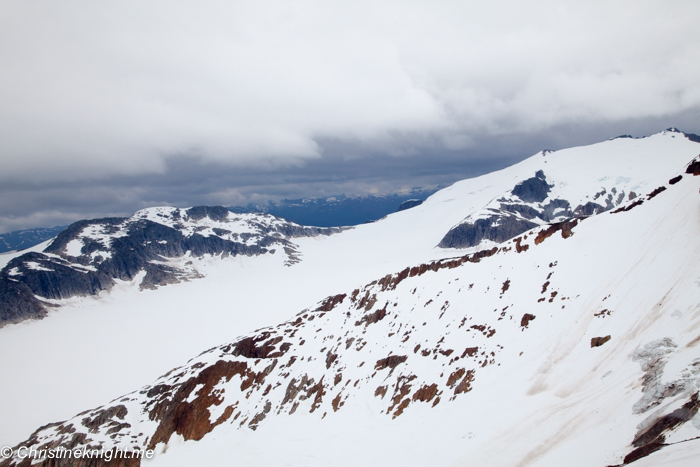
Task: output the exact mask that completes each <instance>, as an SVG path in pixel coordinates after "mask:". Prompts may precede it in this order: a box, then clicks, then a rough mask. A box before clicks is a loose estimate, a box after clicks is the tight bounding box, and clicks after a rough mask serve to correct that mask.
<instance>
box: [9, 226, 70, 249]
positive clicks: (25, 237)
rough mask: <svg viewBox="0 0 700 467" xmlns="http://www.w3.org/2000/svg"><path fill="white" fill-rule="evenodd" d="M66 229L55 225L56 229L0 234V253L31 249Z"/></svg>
mask: <svg viewBox="0 0 700 467" xmlns="http://www.w3.org/2000/svg"><path fill="white" fill-rule="evenodd" d="M66 227H68V226H67V225H57V226H56V227H49V228H39V229H28V230H15V231H14V232H8V233H4V234H0V253H5V252H8V251H14V250H24V249H26V248H30V247H33V246H34V245H38V244H39V243H41V242H44V241H46V240H48V239H50V238H53V237H55V236H56V235H58V234H60V233H61V232H63V231H64V230H65V229H66Z"/></svg>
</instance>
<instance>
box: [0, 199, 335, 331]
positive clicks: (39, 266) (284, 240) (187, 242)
mask: <svg viewBox="0 0 700 467" xmlns="http://www.w3.org/2000/svg"><path fill="white" fill-rule="evenodd" d="M337 232H340V229H339V228H337V227H336V228H318V227H302V226H300V225H297V224H294V223H291V222H288V221H284V220H282V219H279V218H276V217H274V216H272V215H269V214H234V213H232V212H230V211H229V210H228V209H226V208H223V207H220V206H218V207H217V206H198V207H193V208H189V209H179V208H172V207H161V208H149V209H144V210H141V211H139V212H137V213H136V214H134V215H133V216H132V217H129V218H105V219H93V220H85V221H79V222H76V223H74V224H72V225H70V226H69V227H68V228H66V229H65V230H64V231H63V232H61V233H60V234H59V235H58V236H57V237H56V238H55V239H54V240H53V241H51V242H50V243H49V244H48V246H46V247H45V248H43V249H42V250H41V251H32V252H28V253H24V254H21V255H19V256H17V257H15V258H12V259H10V260H9V261H8V262H7V264H6V265H5V267H4V268H3V269H2V270H0V326H2V325H4V324H7V323H11V322H18V321H21V320H24V319H27V318H42V317H44V316H46V313H47V311H46V308H47V306H48V307H51V306H57V305H58V304H60V301H61V300H63V299H67V298H71V297H74V296H85V295H96V294H98V293H100V292H101V291H103V290H110V289H111V288H112V287H113V286H114V285H115V284H116V281H118V280H121V281H131V280H133V279H134V278H135V277H136V276H138V275H139V274H141V275H142V276H143V277H141V278H140V280H139V287H140V288H141V289H154V288H156V287H158V286H161V285H166V284H172V283H178V282H181V281H183V280H184V281H186V280H189V279H195V278H201V277H202V275H201V273H200V272H199V270H198V269H197V264H196V263H197V261H198V259H200V258H202V257H204V256H205V255H208V256H219V257H221V258H226V257H228V256H229V255H231V256H238V255H244V256H258V255H261V254H267V253H269V254H275V252H276V249H281V250H283V252H284V254H285V255H286V257H287V259H286V263H285V264H287V265H292V264H294V263H296V262H298V261H299V256H298V255H299V251H298V249H297V245H296V244H294V243H293V242H292V241H291V240H292V239H294V238H298V237H306V236H316V235H330V234H333V233H337Z"/></svg>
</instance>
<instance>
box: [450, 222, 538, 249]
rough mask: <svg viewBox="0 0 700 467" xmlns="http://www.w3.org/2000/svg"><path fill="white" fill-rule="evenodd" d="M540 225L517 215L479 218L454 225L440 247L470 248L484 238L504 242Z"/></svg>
mask: <svg viewBox="0 0 700 467" xmlns="http://www.w3.org/2000/svg"><path fill="white" fill-rule="evenodd" d="M538 225H539V224H536V223H534V222H530V221H527V220H524V219H521V218H518V217H516V216H509V215H493V216H491V217H489V218H486V219H478V220H476V221H475V222H474V223H464V224H460V225H458V226H456V227H453V228H452V229H451V230H450V231H449V232H447V235H445V236H444V237H443V239H442V241H440V244H439V245H438V246H439V247H440V248H468V247H471V246H475V245H478V244H479V242H481V241H482V240H491V241H494V242H497V243H502V242H505V241H506V240H509V239H511V238H513V237H515V236H516V235H519V234H521V233H523V232H526V231H528V230H530V229H532V228H534V227H537V226H538Z"/></svg>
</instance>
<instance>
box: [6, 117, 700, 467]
mask: <svg viewBox="0 0 700 467" xmlns="http://www.w3.org/2000/svg"><path fill="white" fill-rule="evenodd" d="M699 152H700V145H698V144H697V143H695V142H694V141H693V138H688V137H687V136H686V135H684V134H682V133H680V132H678V131H673V130H667V131H665V132H662V133H659V134H657V135H653V136H651V137H648V138H643V139H631V138H621V139H615V140H611V141H607V142H604V143H600V144H596V145H592V146H588V147H580V148H572V149H568V150H562V151H557V152H552V153H546V154H545V153H540V154H537V155H535V156H533V157H531V158H529V159H527V160H525V161H523V162H521V163H520V164H517V165H515V166H513V167H510V168H508V169H505V170H502V171H499V172H496V173H493V174H489V175H486V176H483V177H479V178H476V179H471V180H465V181H463V182H460V183H457V184H455V185H453V186H452V187H449V188H447V189H445V190H441V191H440V192H438V193H436V194H435V195H433V196H432V197H430V198H429V199H428V200H427V201H426V202H424V203H423V204H421V205H420V206H416V207H415V208H413V209H410V210H406V211H401V212H399V213H396V214H393V215H391V216H389V217H387V218H386V219H384V220H382V221H380V222H377V223H374V224H369V225H364V226H358V227H357V228H355V229H352V230H347V231H343V232H340V233H338V234H336V235H330V236H315V237H312V236H309V237H302V238H297V239H295V243H297V244H298V250H299V251H301V252H302V253H303V257H301V259H302V261H301V262H299V263H297V264H294V265H293V266H292V267H288V268H285V267H282V265H281V264H279V262H277V263H275V262H265V261H255V262H252V261H251V262H245V263H235V261H234V263H231V262H230V261H229V260H230V259H231V258H210V259H209V260H207V261H206V262H202V265H201V266H200V268H201V269H202V271H203V275H206V276H207V277H206V278H204V279H201V280H199V281H192V282H191V283H186V284H178V285H175V286H172V287H170V286H169V287H165V288H162V289H158V290H155V291H154V290H145V291H143V292H138V291H137V289H135V288H134V287H131V288H129V289H128V290H127V289H125V290H123V291H120V290H115V291H113V293H112V294H111V295H104V294H100V295H99V296H98V298H97V299H79V300H77V299H73V300H74V301H73V302H70V300H69V302H68V303H65V304H64V306H63V307H62V308H61V309H58V310H56V311H53V312H51V313H49V316H48V317H47V318H46V319H44V320H42V321H27V322H25V323H22V324H20V325H10V326H6V327H5V328H3V329H2V330H0V334H2V335H3V337H5V338H6V339H5V341H9V342H10V344H7V345H6V346H5V347H2V346H3V345H5V344H3V341H2V340H0V347H2V350H3V351H6V352H8V353H6V355H9V354H10V353H9V351H10V350H13V348H12V347H10V345H14V351H15V353H14V354H15V355H23V354H22V352H21V346H20V343H19V342H20V341H21V342H25V341H27V340H28V341H29V344H34V345H36V344H37V342H38V341H37V340H32V336H33V335H35V334H36V335H39V336H41V339H44V340H45V339H47V338H48V330H49V329H50V328H49V327H50V326H52V329H57V328H59V329H61V330H64V329H68V326H66V327H60V326H61V323H63V322H64V320H70V319H73V320H74V321H71V322H72V323H76V322H79V323H81V324H82V325H83V326H84V327H83V328H82V329H81V332H80V333H79V334H77V335H76V339H78V340H79V339H81V336H82V335H83V334H85V333H90V332H91V331H95V330H98V329H100V327H99V326H100V325H104V322H105V321H107V322H111V321H109V320H110V319H112V318H111V317H110V316H111V315H110V314H109V313H108V312H103V315H104V316H103V317H99V318H95V319H94V320H93V321H91V320H90V318H91V317H92V316H94V315H95V313H98V312H99V311H100V310H102V309H105V308H109V307H113V308H115V309H120V310H121V309H122V308H125V305H133V304H135V303H137V302H141V301H148V303H151V304H154V303H160V304H161V306H162V307H166V308H168V309H169V311H170V313H171V314H170V315H158V316H159V318H160V319H162V320H165V321H164V322H162V323H161V325H162V326H164V327H166V328H168V327H169V326H170V327H169V328H168V329H166V332H161V333H158V334H157V335H153V336H152V341H154V342H155V344H154V345H155V346H157V348H158V349H159V350H160V351H163V352H169V351H175V350H176V349H179V348H181V347H183V346H185V347H187V345H188V342H187V341H186V340H184V339H178V338H174V339H173V336H175V335H178V330H177V326H185V324H178V323H179V321H178V319H177V317H178V316H180V313H185V312H188V313H189V314H190V316H192V313H193V312H195V310H193V309H192V307H187V306H186V307H185V308H184V309H183V310H182V311H179V309H178V308H177V306H178V303H177V302H178V299H180V300H182V299H183V298H184V297H185V296H186V295H189V296H191V295H193V293H194V292H195V291H197V290H205V289H204V287H206V284H214V285H216V286H217V287H214V288H209V289H206V290H207V292H208V293H209V294H219V296H220V297H227V300H228V301H223V300H222V301H219V302H217V303H218V306H219V307H221V304H222V303H227V306H225V307H221V309H222V310H221V311H219V312H218V313H219V314H209V315H207V318H209V319H213V318H214V317H216V318H218V321H217V322H215V323H212V326H211V327H210V330H209V333H210V334H211V336H210V338H211V339H212V340H213V339H215V338H219V337H220V336H223V335H226V334H228V335H229V337H228V338H227V339H221V340H220V341H219V342H218V344H215V345H213V346H209V348H210V349H209V350H207V351H204V352H202V353H199V352H200V351H201V350H202V349H203V348H207V347H200V348H199V349H198V350H193V349H189V348H188V349H186V350H192V352H191V354H190V356H194V355H196V354H197V353H199V355H198V356H197V357H194V358H192V359H190V360H189V361H187V362H186V363H185V362H184V359H183V361H182V362H181V363H180V366H177V367H176V368H174V369H173V368H172V367H169V368H162V373H165V374H164V375H163V376H162V377H160V378H158V379H156V380H155V381H153V382H151V383H147V382H145V381H143V382H142V383H141V384H138V385H137V384H134V385H133V386H132V390H133V392H130V393H129V392H128V391H124V392H123V393H122V394H125V395H123V396H121V395H119V394H118V393H117V394H115V393H114V392H109V391H106V390H104V391H103V393H104V396H105V397H104V398H103V399H102V403H103V404H104V405H101V406H99V407H97V408H95V409H91V410H87V411H84V412H82V413H80V414H79V415H77V416H74V417H72V418H68V419H67V420H66V421H64V422H57V423H50V424H49V425H46V426H43V427H42V428H39V429H38V430H36V431H35V432H34V433H33V434H31V435H30V434H29V432H30V430H29V429H27V432H26V433H25V434H23V435H22V436H15V437H14V438H11V437H9V436H7V439H8V442H9V441H10V440H11V441H12V444H17V443H19V444H17V445H18V446H20V445H22V446H33V447H35V448H43V447H50V448H56V447H59V446H62V447H65V448H70V449H73V448H76V447H78V448H81V447H83V446H87V447H89V448H90V449H92V448H97V447H104V448H106V449H112V448H121V449H135V448H139V449H147V448H152V449H154V450H155V452H156V456H155V458H154V459H152V460H144V461H143V463H144V464H146V465H151V464H152V465H154V466H157V465H168V466H177V465H188V466H189V465H237V464H239V463H240V464H243V463H245V464H250V465H475V466H512V465H541V466H555V465H556V466H559V465H580V466H595V465H599V466H607V465H621V464H628V463H634V465H674V466H685V465H692V460H693V459H697V456H698V455H699V454H700V439H699V438H698V437H700V417H699V416H698V409H699V408H700V400H699V395H698V394H699V391H700V350H699V349H700V346H698V343H699V342H700V335H699V334H698V333H699V332H700V269H698V267H697V265H698V264H700V240H699V239H700V237H699V236H698V233H700V195H698V188H699V187H700V178H698V177H695V175H700V160H699V159H698V158H697V157H696V156H698V153H699ZM154 215H157V214H154ZM135 217H136V216H135ZM482 220H485V221H486V222H480V221H482ZM528 222H529V223H531V224H532V225H530V224H527V223H528ZM525 227H527V228H525ZM509 229H510V230H509ZM509 232H510V233H509ZM513 232H514V233H513ZM103 235H104V233H103ZM509 235H511V237H509ZM513 236H514V238H513ZM446 239H447V240H446ZM57 240H58V239H57ZM57 240H56V241H57ZM448 240H449V241H448ZM56 241H54V243H56ZM70 241H74V240H69V241H67V242H66V246H64V247H63V248H64V249H66V248H68V245H70ZM450 242H452V243H450ZM102 244H103V245H104V244H105V241H102ZM87 245H88V243H86V241H84V240H83V246H82V247H81V248H80V250H81V254H91V253H92V252H89V253H88V251H87V249H86V246H87ZM437 245H440V246H437ZM68 249H70V248H68ZM83 250H84V251H83ZM71 251H72V250H71ZM95 251H97V250H95ZM100 251H101V250H100ZM239 259H240V258H239ZM103 261H104V260H103ZM253 263H255V264H253ZM9 266H11V265H10V264H8V265H7V267H9ZM217 268H228V269H225V270H226V271H227V274H226V276H225V277H224V276H222V277H221V278H217V277H216V274H215V271H216V270H217ZM241 268H243V269H245V273H246V277H248V278H249V281H248V282H243V283H242V284H240V285H236V283H237V281H240V280H242V277H243V276H242V275H239V273H238V271H239V269H241ZM217 281H218V282H217ZM223 284H226V285H225V286H223V287H222V285H223ZM120 293H121V295H120ZM178 294H181V295H178ZM313 297H315V298H313ZM322 297H325V298H322ZM107 298H108V301H107V302H105V300H107ZM76 300H77V301H76ZM87 300H91V301H87ZM207 300H211V297H202V299H201V300H199V301H198V303H199V308H197V309H196V311H197V312H199V311H200V309H204V308H206V307H207V305H208V303H209V302H207ZM302 302H305V303H306V305H302V306H299V307H298V308H296V309H295V310H293V308H294V307H296V306H297V305H298V304H299V303H302ZM189 303H190V304H191V303H197V302H189ZM241 305H245V306H241ZM309 305H310V306H309ZM246 307H249V308H248V309H246ZM250 310H253V311H256V312H257V311H260V312H262V311H263V310H272V311H269V312H268V314H266V315H265V316H264V320H265V321H267V326H263V327H259V326H255V327H259V329H256V330H253V329H255V327H253V326H251V324H252V323H251V322H247V321H246V322H244V323H242V324H240V325H237V324H236V323H235V322H234V321H227V324H226V325H225V326H222V325H221V319H223V318H224V316H225V315H236V316H242V315H247V314H249V313H250ZM299 310H301V311H299ZM142 313H144V314H145V313H146V311H145V309H142ZM212 313H213V312H212ZM116 315H117V314H116V313H114V316H116ZM168 318H169V319H170V322H168ZM121 319H127V320H128V319H133V320H134V322H132V323H131V324H132V325H131V328H135V327H140V326H141V325H142V324H143V322H144V321H138V320H143V319H145V318H144V317H142V316H141V315H139V316H136V315H134V314H129V313H128V312H126V311H124V312H123V313H122V314H121ZM188 324H189V325H190V331H193V329H192V325H193V322H192V321H191V320H190V321H189V323H188ZM171 325H172V326H171ZM246 326H249V327H247V329H246ZM222 327H223V329H220V328H222ZM202 329H203V328H202ZM200 330H201V329H198V330H197V331H198V332H191V334H192V336H191V338H192V341H193V342H194V343H193V344H192V345H193V346H194V345H201V344H203V343H204V342H205V340H203V339H204V338H202V337H200V336H199V335H198V334H199V331H200ZM134 331H136V332H138V330H137V329H134ZM236 336H239V337H236ZM64 338H65V336H64ZM48 339H49V342H48V344H47V345H49V344H51V343H52V342H51V339H50V338H48ZM83 339H85V338H84V337H83ZM115 342H116V343H118V345H116V346H114V349H110V348H109V347H110V346H104V347H105V348H100V347H98V348H95V349H93V348H91V349H90V351H91V352H96V353H97V354H98V356H99V358H100V360H101V361H103V362H105V364H107V365H110V364H113V366H112V370H113V371H112V373H114V372H116V373H117V374H116V375H113V376H112V377H113V378H114V380H115V381H116V380H117V379H119V378H122V379H125V378H126V379H129V378H130V377H129V376H128V372H127V370H126V368H131V369H135V368H137V367H138V366H139V365H141V364H144V365H145V363H139V362H140V361H141V360H139V359H142V360H143V361H148V360H149V359H150V360H158V358H157V357H156V355H155V354H154V355H152V354H150V353H149V352H148V351H147V350H146V349H145V348H143V347H139V346H141V345H143V344H142V343H140V341H139V339H134V340H130V339H127V338H124V337H122V335H121V334H119V333H117V334H116V337H115ZM222 342H223V343H222ZM82 343H83V341H81V342H79V343H78V344H76V347H80V346H81V345H82ZM130 347H135V348H137V349H138V351H139V353H129V352H130V350H129V348H130ZM83 350H84V349H83ZM56 352H57V353H58V354H61V353H62V352H64V355H63V358H64V359H65V360H67V362H66V363H65V364H64V367H61V368H60V370H64V369H66V368H67V367H68V365H73V366H75V364H76V362H75V361H73V360H71V359H70V358H66V354H68V353H69V352H71V350H69V349H66V350H63V351H62V350H61V349H60V348H57V350H56ZM70 355H73V354H70ZM134 356H136V357H137V358H134ZM19 360H20V362H21V363H22V364H23V365H24V368H25V369H28V370H30V372H31V371H38V370H40V369H41V367H40V366H39V367H37V366H32V365H31V364H30V363H29V362H30V359H29V358H24V359H23V358H19ZM119 360H126V361H127V362H128V366H126V367H124V368H118V367H117V365H116V364H117V362H118V361H119ZM159 361H160V362H161V366H162V365H165V364H166V363H167V362H166V361H165V360H164V359H161V360H159ZM2 365H6V366H4V367H3V368H0V370H2V371H3V374H13V373H12V368H11V367H8V366H7V365H8V363H6V362H3V363H2ZM173 366H175V365H173ZM166 372H167V373H166ZM57 374H58V375H60V374H61V373H60V372H57ZM101 376H102V375H100V377H101ZM64 377H65V375H64ZM133 382H134V383H136V381H135V380H134V381H133ZM71 383H72V384H65V385H64V386H61V384H58V385H45V386H47V387H46V389H45V390H44V392H43V393H42V394H44V395H45V396H46V397H48V398H49V399H51V400H53V401H54V402H53V405H56V404H61V403H63V404H67V405H68V406H70V407H73V408H75V411H74V413H75V412H78V411H80V410H81V409H78V408H77V407H78V405H77V404H78V402H80V401H76V400H75V399H71V396H70V395H69V391H72V392H71V394H74V393H75V392H76V391H77V393H78V394H85V393H86V392H88V391H89V390H90V388H91V387H94V385H95V384H96V383H98V381H96V377H94V376H93V375H92V374H91V373H90V372H88V373H84V374H83V375H82V377H80V378H76V380H75V381H72V382H71ZM7 386H9V387H10V389H3V391H7V392H5V393H3V397H2V398H1V399H0V400H6V399H8V397H9V398H10V399H11V400H13V401H14V403H15V404H18V402H17V401H20V403H19V405H20V408H19V409H17V410H16V411H14V412H11V411H8V413H11V416H10V417H9V418H5V417H4V418H3V421H2V423H3V425H4V426H5V427H7V426H13V425H14V426H21V427H23V428H24V427H27V426H28V424H27V420H28V419H31V420H32V421H34V422H35V426H38V425H42V424H45V423H47V422H51V421H52V420H50V419H42V420H39V419H38V418H36V417H35V416H33V415H30V414H29V413H28V412H32V410H31V407H32V406H33V404H36V403H37V401H36V400H33V399H30V398H28V397H26V396H25V397H23V396H22V394H20V393H19V390H16V392H15V393H11V392H10V391H11V390H12V389H11V388H12V387H18V388H21V382H15V381H13V382H12V383H10V384H9V385H7ZM137 388H138V389H137ZM134 389H135V390H134ZM73 397H74V396H73ZM109 399H114V400H112V401H111V402H107V403H105V402H106V401H107V400H109ZM95 405H97V404H95ZM87 407H89V405H88V406H87ZM87 407H85V406H83V409H82V410H84V409H85V408H87ZM32 417H34V418H32ZM54 421H55V420H54ZM7 432H8V431H7V428H5V431H4V433H7ZM13 435H14V434H13ZM22 439H25V441H21V440H22ZM3 441H4V440H3ZM52 462H54V463H53V464H51V465H101V464H100V463H99V462H96V460H95V459H90V460H80V461H76V460H75V459H71V460H70V462H68V461H66V460H59V461H56V460H52ZM18 464H19V465H29V463H28V461H26V460H25V461H24V463H22V462H21V459H19V458H14V459H8V460H6V461H5V462H4V463H0V465H2V466H4V465H18ZM138 464H139V462H138V461H134V460H130V461H129V462H124V463H122V464H120V465H138ZM47 465H48V463H47Z"/></svg>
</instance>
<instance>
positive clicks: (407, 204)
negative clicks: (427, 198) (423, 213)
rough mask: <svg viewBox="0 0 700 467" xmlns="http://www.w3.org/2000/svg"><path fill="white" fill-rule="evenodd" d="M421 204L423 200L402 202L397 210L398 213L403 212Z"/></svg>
mask: <svg viewBox="0 0 700 467" xmlns="http://www.w3.org/2000/svg"><path fill="white" fill-rule="evenodd" d="M421 204H423V200H420V199H409V200H407V201H404V202H403V203H401V205H400V206H399V209H398V210H399V211H405V210H406V209H411V208H415V207H416V206H420V205H421Z"/></svg>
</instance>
